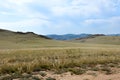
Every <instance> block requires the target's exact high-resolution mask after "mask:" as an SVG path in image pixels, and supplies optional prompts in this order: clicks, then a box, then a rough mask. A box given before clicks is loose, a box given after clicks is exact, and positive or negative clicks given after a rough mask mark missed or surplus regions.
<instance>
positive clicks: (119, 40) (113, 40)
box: [71, 36, 120, 45]
mask: <svg viewBox="0 0 120 80" xmlns="http://www.w3.org/2000/svg"><path fill="white" fill-rule="evenodd" d="M71 41H72V42H79V43H96V44H115V45H120V36H93V37H88V38H79V39H75V40H71Z"/></svg>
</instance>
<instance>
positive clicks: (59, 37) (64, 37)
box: [46, 34, 120, 40]
mask: <svg viewBox="0 0 120 80" xmlns="http://www.w3.org/2000/svg"><path fill="white" fill-rule="evenodd" d="M46 36H47V37H49V38H52V39H55V40H72V39H80V38H91V37H97V36H120V34H107V35H105V34H65V35H56V34H53V35H46Z"/></svg>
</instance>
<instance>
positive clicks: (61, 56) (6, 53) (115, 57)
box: [0, 47, 120, 74]
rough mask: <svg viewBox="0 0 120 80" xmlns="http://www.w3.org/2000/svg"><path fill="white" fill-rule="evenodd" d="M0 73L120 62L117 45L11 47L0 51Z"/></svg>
mask: <svg viewBox="0 0 120 80" xmlns="http://www.w3.org/2000/svg"><path fill="white" fill-rule="evenodd" d="M0 59H1V60H0V74H6V73H24V72H28V73H30V72H33V71H40V70H60V69H67V68H73V67H81V66H83V65H95V64H107V63H115V64H117V63H119V62H120V49H119V48H118V47H113V48H109V47H107V48H102V47H96V48H94V47H81V48H78V47H77V48H72V47H71V48H50V49H49V48H43V49H12V50H9V49H8V50H1V51H0Z"/></svg>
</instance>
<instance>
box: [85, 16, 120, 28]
mask: <svg viewBox="0 0 120 80" xmlns="http://www.w3.org/2000/svg"><path fill="white" fill-rule="evenodd" d="M83 24H84V25H85V26H91V25H100V26H101V27H102V26H104V27H109V28H110V27H113V28H114V27H120V16H118V17H111V18H107V19H88V20H85V21H84V22H83ZM96 27H97V26H96Z"/></svg>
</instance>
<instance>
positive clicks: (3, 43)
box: [0, 29, 76, 49]
mask: <svg viewBox="0 0 120 80" xmlns="http://www.w3.org/2000/svg"><path fill="white" fill-rule="evenodd" d="M70 45H76V43H71V42H64V41H57V40H52V39H50V38H48V37H46V36H43V35H38V34H35V33H33V32H26V33H23V32H13V31H9V30H3V29H0V49H4V48H5V49H6V48H8V49H9V48H10V49H11V48H17V49H18V48H41V47H64V46H70Z"/></svg>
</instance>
